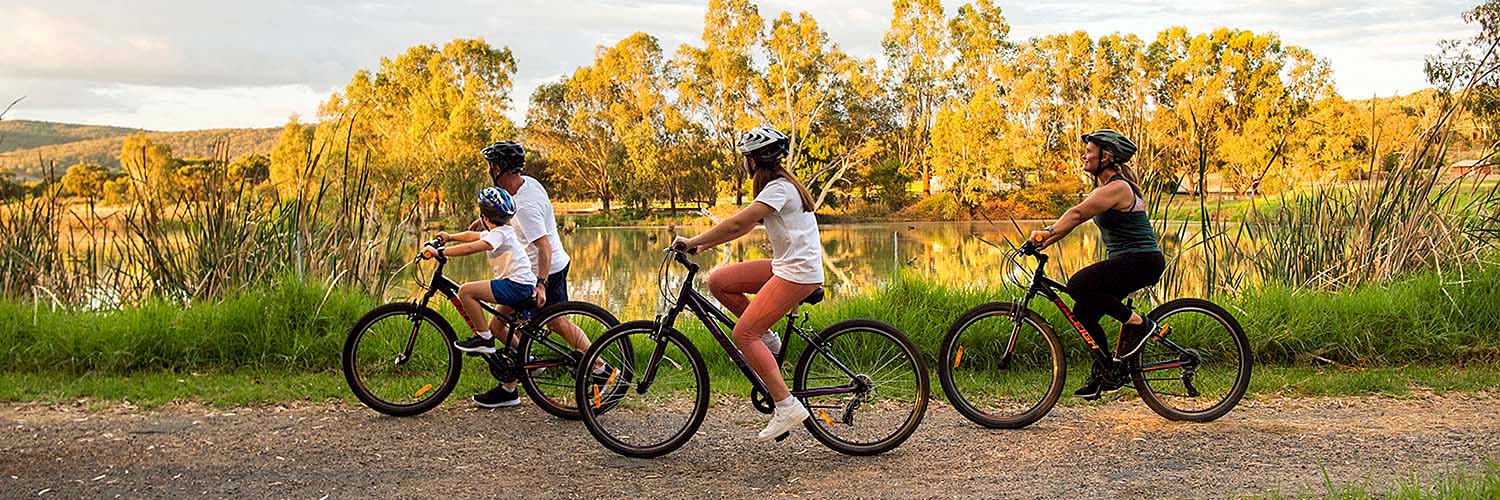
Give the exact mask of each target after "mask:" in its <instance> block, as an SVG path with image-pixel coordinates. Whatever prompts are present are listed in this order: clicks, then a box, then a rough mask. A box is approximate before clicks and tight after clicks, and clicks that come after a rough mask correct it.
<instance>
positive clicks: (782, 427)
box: [755, 401, 810, 441]
mask: <svg viewBox="0 0 1500 500" xmlns="http://www.w3.org/2000/svg"><path fill="white" fill-rule="evenodd" d="M809 415H810V414H809V413H808V412H807V407H806V406H802V402H800V401H799V402H797V406H793V407H790V408H782V407H779V406H778V407H777V408H776V411H775V412H773V413H771V423H768V424H766V428H765V429H761V431H760V434H756V435H755V437H756V439H760V440H761V441H765V440H769V439H775V438H776V437H777V436H780V435H782V434H786V433H787V432H790V431H791V430H792V429H793V428H795V427H797V426H798V425H800V424H802V421H803V420H807V417H808V416H809Z"/></svg>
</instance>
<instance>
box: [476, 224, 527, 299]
mask: <svg viewBox="0 0 1500 500" xmlns="http://www.w3.org/2000/svg"><path fill="white" fill-rule="evenodd" d="M479 239H480V240H481V241H484V242H485V243H489V244H490V251H489V252H488V253H487V254H486V256H487V257H489V260H490V271H493V272H494V273H495V279H497V280H499V279H506V280H511V281H514V282H516V283H521V284H526V285H535V284H536V273H533V272H531V259H529V258H527V257H526V247H525V246H524V245H522V244H521V239H520V238H517V237H516V231H515V229H513V228H511V227H510V226H509V225H505V226H500V227H495V228H491V229H489V230H487V231H484V232H481V233H479Z"/></svg>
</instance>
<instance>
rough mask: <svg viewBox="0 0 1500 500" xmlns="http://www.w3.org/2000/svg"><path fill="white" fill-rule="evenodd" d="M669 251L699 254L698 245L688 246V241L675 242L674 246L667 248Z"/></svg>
mask: <svg viewBox="0 0 1500 500" xmlns="http://www.w3.org/2000/svg"><path fill="white" fill-rule="evenodd" d="M667 251H668V252H677V253H685V254H688V255H698V247H692V248H688V246H687V244H686V243H683V242H680V241H677V242H673V243H672V246H671V247H668V248H667Z"/></svg>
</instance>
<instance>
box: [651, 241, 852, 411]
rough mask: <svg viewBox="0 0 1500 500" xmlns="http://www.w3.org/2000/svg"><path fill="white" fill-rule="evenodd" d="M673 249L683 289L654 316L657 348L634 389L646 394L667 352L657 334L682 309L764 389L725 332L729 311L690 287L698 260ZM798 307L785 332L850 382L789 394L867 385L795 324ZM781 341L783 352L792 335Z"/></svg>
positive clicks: (811, 394) (817, 393)
mask: <svg viewBox="0 0 1500 500" xmlns="http://www.w3.org/2000/svg"><path fill="white" fill-rule="evenodd" d="M672 253H673V255H674V258H675V259H676V261H677V263H678V264H682V265H683V266H684V267H687V269H688V274H687V278H686V279H685V280H684V281H683V285H682V291H681V292H680V293H679V294H678V297H677V303H676V304H675V305H673V306H672V308H671V309H669V310H667V312H666V313H664V314H662V315H660V316H658V317H657V321H656V324H657V328H658V331H657V333H656V334H655V335H653V337H654V338H655V340H656V341H657V342H656V348H655V350H653V351H652V352H651V358H650V360H649V361H648V362H647V363H646V371H645V373H643V374H642V375H641V382H640V384H639V386H637V388H636V391H637V392H638V393H640V394H645V393H646V389H647V388H649V387H650V386H651V382H652V381H653V380H654V379H655V378H656V368H657V366H658V365H660V363H661V359H662V356H664V355H665V354H666V349H667V342H666V340H665V339H662V338H660V334H661V332H662V331H665V330H667V329H669V328H672V326H673V325H675V324H676V322H677V317H678V316H679V315H680V314H681V313H682V311H683V310H687V311H688V312H691V313H692V314H693V315H694V316H697V317H698V321H699V322H700V323H703V326H704V327H705V328H707V329H708V332H709V334H711V335H713V337H714V340H716V341H718V343H719V347H721V348H723V349H724V353H725V354H727V355H728V356H729V359H731V360H733V361H734V364H735V366H737V367H739V369H740V373H742V374H744V375H745V379H746V380H749V381H750V385H751V386H752V387H753V388H754V389H755V390H758V391H762V392H766V385H765V382H764V381H762V380H761V378H760V376H759V375H757V374H756V373H755V370H753V369H751V368H750V363H749V362H748V361H746V360H745V356H744V355H743V354H741V353H740V350H739V348H738V347H736V346H735V345H734V341H733V340H732V339H731V338H730V335H729V334H726V333H725V332H726V331H728V332H733V331H734V320H733V319H730V318H729V315H727V314H725V313H724V312H723V311H720V310H719V308H718V306H715V305H714V304H713V303H712V302H709V300H708V298H707V297H704V296H703V294H700V293H698V291H697V290H694V289H693V286H692V284H693V277H694V276H696V275H697V274H698V264H695V263H693V262H692V261H689V260H687V256H685V255H683V254H682V253H680V252H672ZM797 309H798V308H792V310H791V312H788V313H787V327H788V328H787V332H788V333H790V332H796V333H797V336H799V337H802V339H803V340H804V341H806V342H807V345H808V347H809V348H811V349H816V350H817V351H818V352H819V353H820V354H821V355H822V356H824V357H826V358H827V359H828V360H829V361H831V362H833V365H834V366H836V367H838V369H839V370H841V371H843V372H844V374H845V375H847V376H848V377H849V380H850V381H851V383H848V384H844V385H841V386H836V387H820V388H813V389H804V390H800V391H791V393H792V395H793V396H796V397H798V398H808V397H815V396H829V395H834V394H848V393H854V392H861V391H864V390H866V389H868V387H867V385H868V384H866V383H865V382H864V381H863V380H862V379H860V378H859V376H858V375H857V374H855V373H854V371H853V370H850V369H849V367H848V366H845V365H844V363H843V362H841V361H839V360H838V359H837V358H834V357H833V355H832V354H829V352H828V346H827V345H825V344H823V343H822V342H819V341H818V340H817V339H816V338H814V337H812V336H810V335H808V334H807V333H806V332H804V331H803V329H801V328H797V327H795V321H796V319H797V317H798V316H799V315H800V313H799V312H798V310H797ZM783 342H784V343H783V344H782V348H781V350H782V352H783V353H784V352H786V351H787V347H788V346H790V345H791V335H788V336H787V338H786V340H784V341H783ZM776 354H777V353H772V355H776ZM777 361H780V359H778V360H777Z"/></svg>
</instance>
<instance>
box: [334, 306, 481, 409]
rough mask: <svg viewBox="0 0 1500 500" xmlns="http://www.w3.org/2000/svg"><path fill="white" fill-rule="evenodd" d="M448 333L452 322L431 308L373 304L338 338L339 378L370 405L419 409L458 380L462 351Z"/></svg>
mask: <svg viewBox="0 0 1500 500" xmlns="http://www.w3.org/2000/svg"><path fill="white" fill-rule="evenodd" d="M453 338H454V334H453V327H452V326H450V325H448V321H447V320H445V319H443V317H442V315H439V314H438V313H437V311H433V310H432V309H429V308H426V307H423V306H419V305H417V304H413V303H410V302H397V303H391V304H385V305H382V306H379V307H376V308H375V309H373V310H371V311H370V312H369V313H367V314H365V316H364V317H362V318H360V319H359V321H358V322H356V323H355V324H354V328H353V329H351V330H350V331H349V337H348V338H347V339H346V340H345V341H344V355H343V365H344V366H343V368H344V379H345V380H346V381H347V382H348V383H349V389H350V390H352V391H354V396H355V397H358V398H359V400H360V401H361V402H363V403H364V404H365V406H369V407H370V408H372V409H374V410H375V411H378V412H380V413H384V414H386V415H391V416H397V417H406V416H411V415H418V414H421V413H424V412H426V411H428V410H431V409H433V408H435V407H437V405H439V404H441V403H442V402H443V400H444V399H446V398H447V397H448V394H449V393H452V392H453V388H454V386H457V385H458V376H459V374H460V373H461V371H462V367H463V364H462V363H463V356H462V354H461V353H460V352H459V351H458V349H456V348H454V347H453Z"/></svg>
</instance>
